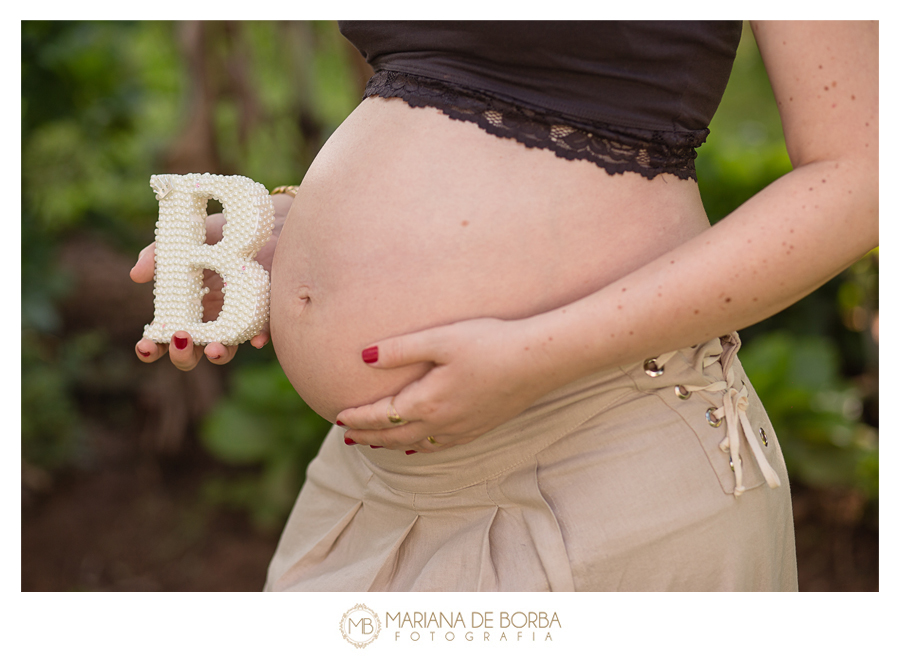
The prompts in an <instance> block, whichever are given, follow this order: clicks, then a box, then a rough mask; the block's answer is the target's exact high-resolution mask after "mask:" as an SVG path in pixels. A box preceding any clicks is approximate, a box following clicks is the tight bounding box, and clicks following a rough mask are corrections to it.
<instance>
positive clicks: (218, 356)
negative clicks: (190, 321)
mask: <svg viewBox="0 0 900 658" xmlns="http://www.w3.org/2000/svg"><path fill="white" fill-rule="evenodd" d="M184 342H185V347H187V345H186V343H187V338H185V339H184ZM178 349H180V350H183V349H184V347H179V348H178ZM209 358H210V359H212V360H213V361H216V360H217V359H221V358H222V355H221V354H216V355H215V356H211V357H209Z"/></svg>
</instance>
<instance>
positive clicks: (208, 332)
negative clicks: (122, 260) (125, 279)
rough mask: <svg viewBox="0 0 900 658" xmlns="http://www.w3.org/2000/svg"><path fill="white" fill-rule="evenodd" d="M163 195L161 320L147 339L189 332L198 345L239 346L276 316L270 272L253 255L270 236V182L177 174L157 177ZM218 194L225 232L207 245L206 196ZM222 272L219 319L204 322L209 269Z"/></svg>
mask: <svg viewBox="0 0 900 658" xmlns="http://www.w3.org/2000/svg"><path fill="white" fill-rule="evenodd" d="M150 187H152V188H153V191H154V192H156V198H157V199H158V200H159V220H158V221H157V222H156V274H155V276H154V281H155V284H154V286H153V293H154V295H155V297H156V299H155V302H154V307H155V312H154V316H153V322H152V323H150V324H148V325H146V326H145V327H144V338H149V339H150V340H152V341H153V342H155V343H168V342H169V341H170V340H171V339H172V334H174V333H175V332H176V331H186V332H187V333H189V334H190V335H191V338H192V339H193V341H194V343H195V344H197V345H206V344H208V343H222V344H223V345H238V344H240V343H243V342H244V341H247V340H250V339H251V338H253V337H254V336H255V335H256V334H258V333H259V332H260V331H261V330H262V328H263V326H264V325H265V324H266V322H268V320H269V274H268V273H267V272H266V270H265V269H264V268H263V266H262V265H260V264H259V263H257V262H256V261H255V260H253V258H254V257H255V256H256V253H257V252H258V251H259V250H260V249H261V248H262V246H263V245H264V244H266V242H267V241H268V239H269V237H270V236H271V234H272V228H273V226H274V223H275V208H274V206H273V205H272V198H271V197H270V196H269V193H268V192H267V191H266V188H265V187H263V186H262V185H260V184H259V183H256V182H254V181H252V180H250V179H249V178H245V177H244V176H218V175H215V174H187V175H185V176H177V175H174V174H165V175H154V176H151V177H150ZM212 198H214V199H218V200H219V201H220V202H221V203H222V207H223V213H224V215H225V220H226V221H225V226H224V227H223V235H222V239H221V240H220V241H219V242H218V243H217V244H214V245H209V244H206V202H207V201H208V200H209V199H212ZM204 269H208V270H214V271H215V272H217V273H218V274H219V275H220V276H221V277H222V282H223V283H222V285H223V288H222V291H223V293H224V302H223V304H222V311H221V313H220V314H219V317H218V319H216V320H214V321H213V322H203V296H204V295H205V294H206V293H207V292H209V288H204V287H203V270H204Z"/></svg>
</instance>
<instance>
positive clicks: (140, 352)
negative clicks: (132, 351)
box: [138, 348, 150, 356]
mask: <svg viewBox="0 0 900 658" xmlns="http://www.w3.org/2000/svg"><path fill="white" fill-rule="evenodd" d="M138 353H139V354H140V355H141V356H150V352H145V351H144V350H142V349H141V348H138Z"/></svg>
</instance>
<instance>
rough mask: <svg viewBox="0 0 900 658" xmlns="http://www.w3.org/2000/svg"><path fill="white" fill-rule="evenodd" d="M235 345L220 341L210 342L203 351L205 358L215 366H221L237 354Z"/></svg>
mask: <svg viewBox="0 0 900 658" xmlns="http://www.w3.org/2000/svg"><path fill="white" fill-rule="evenodd" d="M237 348H238V346H237V345H222V343H210V344H209V345H207V346H206V347H205V348H204V350H203V353H204V354H205V355H206V358H207V359H209V360H210V361H211V362H212V363H215V364H216V365H217V366H223V365H225V364H226V363H228V362H229V361H231V360H232V359H233V358H234V355H235V354H237Z"/></svg>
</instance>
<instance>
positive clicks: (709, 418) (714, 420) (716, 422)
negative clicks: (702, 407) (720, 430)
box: [706, 407, 724, 427]
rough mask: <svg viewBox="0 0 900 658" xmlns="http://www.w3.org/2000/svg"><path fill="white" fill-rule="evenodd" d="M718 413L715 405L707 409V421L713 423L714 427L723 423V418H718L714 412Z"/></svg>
mask: <svg viewBox="0 0 900 658" xmlns="http://www.w3.org/2000/svg"><path fill="white" fill-rule="evenodd" d="M714 413H716V408H715V407H710V408H709V409H707V410H706V422H707V423H709V424H710V425H712V426H713V427H719V426H720V425H721V424H722V421H723V420H724V419H723V418H716V417H715V416H713V414H714Z"/></svg>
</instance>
